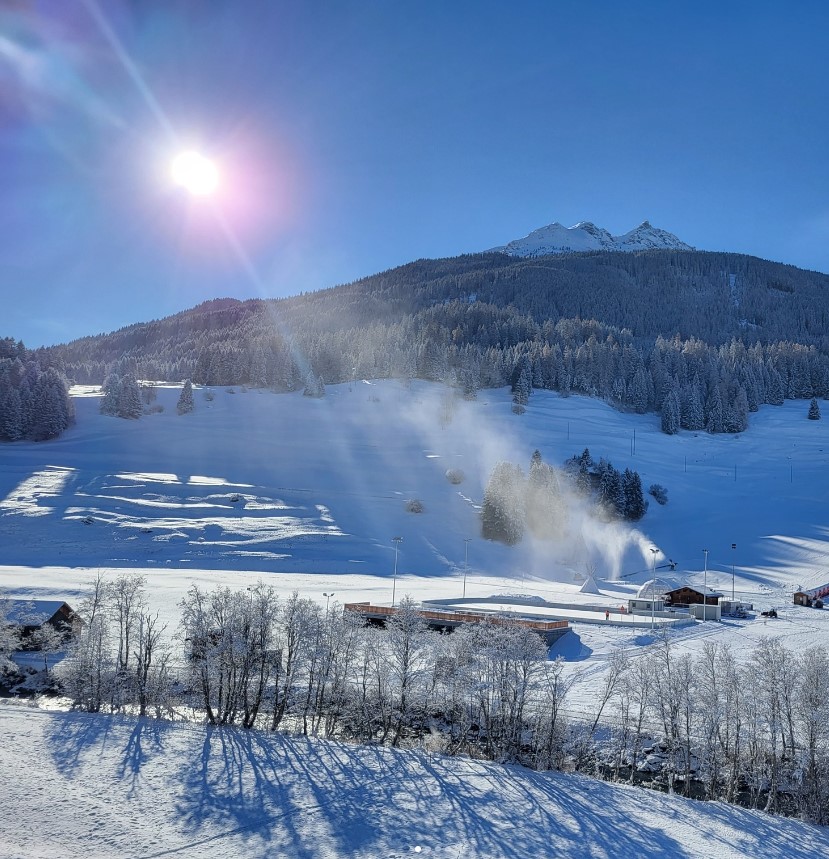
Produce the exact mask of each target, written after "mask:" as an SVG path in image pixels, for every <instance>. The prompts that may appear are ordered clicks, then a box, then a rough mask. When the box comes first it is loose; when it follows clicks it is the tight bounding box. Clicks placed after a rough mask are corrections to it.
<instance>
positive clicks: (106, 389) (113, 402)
mask: <svg viewBox="0 0 829 859" xmlns="http://www.w3.org/2000/svg"><path fill="white" fill-rule="evenodd" d="M120 390H121V379H120V378H119V377H118V376H117V375H116V374H115V373H110V374H109V375H107V377H106V379H104V384H103V385H101V392H102V393H103V397H101V405H100V410H101V414H102V415H113V416H117V414H118V393H119V391H120Z"/></svg>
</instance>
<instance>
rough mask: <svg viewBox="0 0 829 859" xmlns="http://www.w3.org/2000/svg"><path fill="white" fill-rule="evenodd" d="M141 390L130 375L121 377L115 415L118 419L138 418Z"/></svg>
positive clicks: (140, 408)
mask: <svg viewBox="0 0 829 859" xmlns="http://www.w3.org/2000/svg"><path fill="white" fill-rule="evenodd" d="M142 411H143V410H142V407H141V389H140V388H139V387H138V382H137V381H136V378H135V376H133V375H132V373H126V374H125V375H123V376H122V377H121V382H120V385H119V386H118V409H117V411H116V414H117V415H118V417H119V418H139V417H141V412H142Z"/></svg>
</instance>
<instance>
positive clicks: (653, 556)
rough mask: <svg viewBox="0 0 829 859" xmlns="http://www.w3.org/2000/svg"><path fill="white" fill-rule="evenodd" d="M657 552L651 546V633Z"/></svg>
mask: <svg viewBox="0 0 829 859" xmlns="http://www.w3.org/2000/svg"><path fill="white" fill-rule="evenodd" d="M658 551H659V549H657V548H656V547H655V546H651V632H653V623H654V610H653V603H654V600H655V599H656V596H655V592H656V553H657V552H658Z"/></svg>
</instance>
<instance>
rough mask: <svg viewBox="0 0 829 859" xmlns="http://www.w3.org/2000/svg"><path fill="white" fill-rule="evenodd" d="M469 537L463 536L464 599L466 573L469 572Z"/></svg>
mask: <svg viewBox="0 0 829 859" xmlns="http://www.w3.org/2000/svg"><path fill="white" fill-rule="evenodd" d="M471 542H472V538H471V537H464V538H463V598H464V599H466V574H467V573H468V572H469V544H470V543H471Z"/></svg>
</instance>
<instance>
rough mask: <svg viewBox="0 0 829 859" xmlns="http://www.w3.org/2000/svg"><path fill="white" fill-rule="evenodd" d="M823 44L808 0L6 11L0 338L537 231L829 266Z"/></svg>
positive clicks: (292, 290) (0, 121)
mask: <svg viewBox="0 0 829 859" xmlns="http://www.w3.org/2000/svg"><path fill="white" fill-rule="evenodd" d="M96 10H97V12H96ZM96 16H97V18H98V20H96ZM827 32H829V4H826V3H824V2H809V0H798V2H797V3H794V4H784V3H782V2H740V0H733V2H729V3H706V2H694V3H687V4H669V3H664V2H636V0H632V2H625V3H618V2H594V3H590V4H586V3H583V2H569V0H562V2H553V0H547V2H538V3H532V2H523V3H522V2H514V3H510V4H506V3H487V2H463V0H455V2H451V3H446V2H431V0H420V2H418V3H408V2H394V3H389V2H369V1H368V0H365V2H313V0H305V2H300V0H297V2H280V0H269V2H265V0H263V2H248V0H233V2H230V0H227V2H222V0H213V2H210V3H205V2H196V0H192V2H175V0H165V2H162V0H140V2H139V0H133V2H123V0H98V2H97V3H96V2H94V0H50V2H43V0H41V2H18V3H10V4H7V5H5V6H4V7H3V11H2V12H0V188H2V198H0V199H2V202H0V302H1V303H0V306H2V313H0V336H12V337H15V338H22V339H23V340H24V341H25V342H26V344H27V345H29V346H37V345H41V344H49V343H55V342H61V341H65V340H68V339H72V338H75V337H79V336H83V335H86V334H94V333H98V332H101V331H109V330H113V329H115V328H120V327H122V326H124V325H128V324H131V323H133V322H140V321H145V320H149V319H153V318H158V317H161V316H165V315H168V314H169V313H173V312H176V311H178V310H182V309H185V308H187V307H191V306H193V305H195V304H197V303H199V302H201V301H204V300H207V299H210V298H215V297H220V296H235V297H239V298H249V297H258V296H281V295H293V294H296V293H298V292H301V291H308V290H313V289H318V288H322V287H326V286H332V285H334V284H336V283H341V282H347V281H350V280H353V279H355V278H357V277H361V276H363V275H369V274H373V273H375V272H378V271H382V270H384V269H387V268H390V267H393V266H395V265H399V264H402V263H405V262H408V261H410V260H412V259H416V258H419V257H440V256H452V255H456V254H460V253H464V252H471V251H477V250H483V249H486V248H489V247H492V246H494V245H498V244H503V243H505V242H506V241H509V240H510V239H513V238H517V237H519V236H522V235H524V234H526V233H528V232H530V231H531V230H533V229H535V228H537V227H539V226H542V225H544V224H547V223H551V222H552V221H561V222H562V223H564V224H567V225H570V224H573V223H575V222H577V221H579V220H592V221H594V222H596V223H597V224H599V225H601V226H604V227H606V228H607V229H609V230H610V231H611V232H613V233H621V232H625V231H627V230H629V229H631V228H632V227H634V226H635V225H637V224H638V223H640V222H641V221H642V220H644V219H646V218H647V219H649V220H650V221H651V222H652V223H654V224H655V225H657V226H660V227H663V228H664V229H667V230H670V231H671V232H674V233H676V234H677V235H678V236H679V237H680V238H681V239H683V240H684V241H687V242H689V243H690V244H692V245H695V246H696V247H698V248H702V249H710V250H731V251H739V252H744V253H750V254H755V255H757V256H762V257H766V258H769V259H775V260H780V261H783V262H788V263H793V264H795V265H799V266H802V267H805V268H814V269H817V270H820V271H825V272H829V159H827V157H826V151H827V141H829V111H827V109H826V103H827V92H828V91H829V86H827V84H829V71H827V65H826V62H825V52H826V44H825V34H826V33H827ZM190 146H194V147H197V148H200V149H201V150H202V151H204V152H206V153H208V154H210V155H211V156H213V157H215V158H216V159H217V161H218V164H219V169H220V171H221V174H222V187H221V189H220V192H219V193H218V194H217V195H216V197H215V198H211V200H209V201H205V200H193V199H192V198H189V197H188V196H187V195H186V194H184V193H183V192H182V191H181V189H177V188H174V187H173V186H172V184H171V182H170V180H169V175H168V167H169V162H170V160H171V159H172V158H173V156H174V155H175V154H176V152H177V151H178V150H179V149H181V148H187V147H190ZM222 224H223V225H224V226H222Z"/></svg>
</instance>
